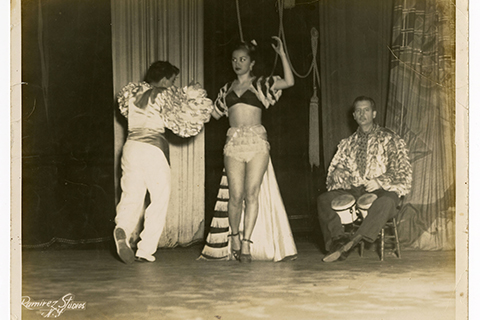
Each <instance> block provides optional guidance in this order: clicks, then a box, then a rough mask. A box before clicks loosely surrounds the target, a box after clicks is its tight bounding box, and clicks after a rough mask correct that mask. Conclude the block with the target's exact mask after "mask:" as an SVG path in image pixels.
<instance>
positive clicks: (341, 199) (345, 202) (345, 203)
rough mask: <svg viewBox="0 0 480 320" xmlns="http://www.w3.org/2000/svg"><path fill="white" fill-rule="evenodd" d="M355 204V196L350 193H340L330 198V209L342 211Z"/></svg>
mask: <svg viewBox="0 0 480 320" xmlns="http://www.w3.org/2000/svg"><path fill="white" fill-rule="evenodd" d="M354 204H355V198H354V197H353V196H352V195H351V194H342V195H341V196H338V197H336V198H335V199H333V200H332V209H333V210H335V211H342V210H346V209H349V208H350V207H351V206H353V205H354Z"/></svg>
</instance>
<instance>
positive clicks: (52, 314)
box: [22, 293, 87, 318]
mask: <svg viewBox="0 0 480 320" xmlns="http://www.w3.org/2000/svg"><path fill="white" fill-rule="evenodd" d="M74 299H75V296H74V295H73V294H71V293H67V294H66V295H64V296H63V297H61V298H60V299H57V300H45V299H42V300H37V301H36V300H33V299H32V298H30V297H29V296H23V297H22V306H24V307H25V308H26V309H28V310H38V311H39V312H40V314H41V315H42V316H43V317H44V318H58V317H60V315H62V314H63V313H64V312H65V311H80V310H86V308H87V303H86V302H85V301H75V300H74Z"/></svg>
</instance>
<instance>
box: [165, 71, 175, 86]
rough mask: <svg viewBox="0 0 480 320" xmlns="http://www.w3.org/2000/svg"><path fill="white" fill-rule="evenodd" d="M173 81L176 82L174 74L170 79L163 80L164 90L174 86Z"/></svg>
mask: <svg viewBox="0 0 480 320" xmlns="http://www.w3.org/2000/svg"><path fill="white" fill-rule="evenodd" d="M175 80H177V75H176V74H174V75H173V76H171V77H170V78H168V79H167V78H165V88H169V87H171V86H173V85H174V84H175Z"/></svg>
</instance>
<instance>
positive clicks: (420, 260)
mask: <svg viewBox="0 0 480 320" xmlns="http://www.w3.org/2000/svg"><path fill="white" fill-rule="evenodd" d="M297 248H298V252H299V254H298V258H297V259H296V260H295V261H288V262H278V263H273V262H255V261H254V262H253V263H251V264H241V263H238V262H236V261H224V262H222V261H218V262H210V261H197V260H196V258H197V257H198V254H199V252H200V250H201V246H199V245H195V246H191V247H188V248H175V249H160V250H159V251H158V252H157V254H156V257H157V261H156V262H154V263H138V262H135V263H133V264H131V265H125V264H123V263H121V262H120V261H119V260H118V259H117V258H116V256H115V255H114V253H113V252H111V251H110V250H108V249H103V250H48V251H25V252H23V257H22V261H23V266H22V268H23V269H22V273H23V282H22V296H24V298H23V299H24V301H25V305H30V307H32V306H34V305H35V304H34V302H42V301H44V304H46V303H47V302H48V301H51V300H52V301H53V300H58V302H57V304H56V307H57V310H52V309H51V308H48V307H44V309H45V310H50V311H51V312H52V313H51V315H50V317H53V314H54V313H58V314H60V315H59V317H58V318H60V319H74V320H75V319H126V320H132V319H133V320H143V319H162V320H166V319H182V320H184V319H192V320H207V319H208V320H210V319H212V320H216V319H224V320H227V319H228V320H230V319H275V320H281V319H288V320H291V319H301V320H309V319H327V320H335V319H342V320H343V319H357V320H375V319H383V320H393V319H395V320H406V319H407V320H416V319H418V320H428V319H432V320H442V319H446V320H447V319H448V320H452V319H455V291H454V290H455V260H454V259H455V255H454V252H453V251H446V252H445V251H437V252H424V251H408V250H404V251H402V259H398V258H396V257H395V256H393V255H387V257H386V260H385V261H383V262H381V261H379V258H378V256H377V255H376V253H375V252H373V251H366V252H365V255H364V257H363V258H361V257H359V256H358V254H357V253H356V252H353V253H352V254H351V255H350V257H349V258H348V259H347V260H346V261H343V262H335V263H324V262H322V260H321V259H322V257H323V254H321V253H320V251H319V249H318V248H317V247H316V246H315V245H314V244H312V243H311V242H309V241H308V240H300V241H297ZM69 294H70V295H69ZM69 299H71V300H69ZM27 301H30V304H28V303H27ZM65 301H67V302H65ZM68 301H69V302H68ZM51 304H52V303H51ZM64 305H68V306H69V308H76V309H77V310H72V309H62V308H61V307H63V306H64ZM32 308H33V307H32ZM33 309H35V308H33ZM21 310H22V317H21V319H45V317H44V316H42V315H41V314H40V311H39V310H38V308H36V309H35V310H28V309H27V308H26V307H25V306H22V307H21Z"/></svg>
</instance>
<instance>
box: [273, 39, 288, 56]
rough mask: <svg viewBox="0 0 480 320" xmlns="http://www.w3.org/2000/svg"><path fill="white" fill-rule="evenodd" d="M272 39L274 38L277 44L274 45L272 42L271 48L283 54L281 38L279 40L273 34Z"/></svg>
mask: <svg viewBox="0 0 480 320" xmlns="http://www.w3.org/2000/svg"><path fill="white" fill-rule="evenodd" d="M272 39H274V40H276V41H277V45H274V44H273V43H272V48H273V50H275V52H276V53H277V54H279V55H283V54H285V51H284V50H283V43H282V40H280V38H279V37H276V36H273V37H272Z"/></svg>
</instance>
